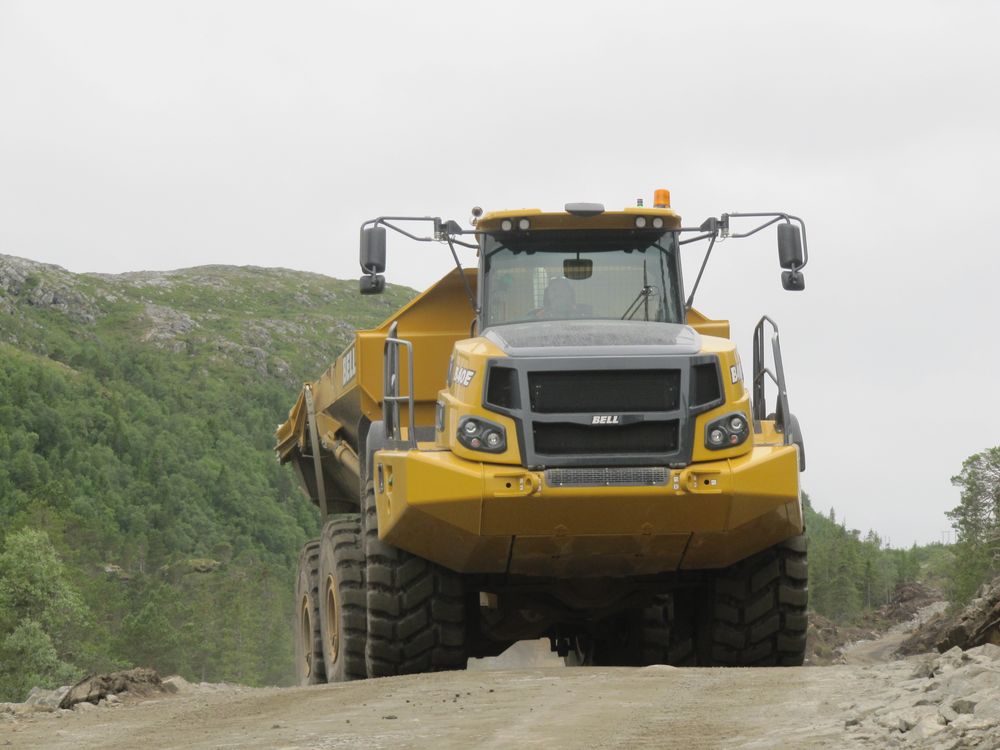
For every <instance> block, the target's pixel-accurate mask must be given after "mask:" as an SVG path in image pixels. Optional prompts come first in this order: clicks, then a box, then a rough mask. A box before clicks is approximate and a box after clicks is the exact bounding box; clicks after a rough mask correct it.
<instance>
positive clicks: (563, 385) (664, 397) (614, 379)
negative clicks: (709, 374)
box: [528, 370, 681, 414]
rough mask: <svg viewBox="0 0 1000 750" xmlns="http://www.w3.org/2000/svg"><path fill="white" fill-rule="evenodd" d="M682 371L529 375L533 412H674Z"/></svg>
mask: <svg viewBox="0 0 1000 750" xmlns="http://www.w3.org/2000/svg"><path fill="white" fill-rule="evenodd" d="M680 385H681V373H680V370H610V371H608V370H605V371H577V372H562V371H550V372H531V373H528V389H529V391H530V396H531V410H532V411H533V412H536V413H539V414H553V413H563V414H568V413H577V414H580V413H588V412H589V413H600V412H625V411H640V412H648V411H674V410H675V409H677V408H678V407H679V406H680Z"/></svg>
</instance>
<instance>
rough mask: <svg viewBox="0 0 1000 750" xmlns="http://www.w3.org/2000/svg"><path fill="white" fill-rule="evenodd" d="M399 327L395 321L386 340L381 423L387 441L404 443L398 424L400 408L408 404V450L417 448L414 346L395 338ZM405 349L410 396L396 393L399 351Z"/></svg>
mask: <svg viewBox="0 0 1000 750" xmlns="http://www.w3.org/2000/svg"><path fill="white" fill-rule="evenodd" d="M398 329H399V323H398V322H396V321H394V322H393V323H392V325H391V326H389V335H388V336H386V338H385V349H384V366H383V370H382V420H383V422H384V423H385V434H386V437H387V438H388V439H389V440H391V441H394V442H395V443H397V444H400V443H402V442H403V428H402V425H401V424H400V423H399V404H400V402H402V401H406V403H407V415H408V417H409V422H408V426H407V430H406V432H407V442H408V443H409V445H410V448H412V449H416V447H417V431H416V419H415V407H414V403H413V383H414V380H413V343H412V342H410V341H407V340H405V339H401V338H398V336H397V334H398ZM401 346H403V347H406V353H407V357H406V363H407V372H408V374H409V376H410V379H409V392H408V393H407V394H406V395H400V393H399V348H400V347H401Z"/></svg>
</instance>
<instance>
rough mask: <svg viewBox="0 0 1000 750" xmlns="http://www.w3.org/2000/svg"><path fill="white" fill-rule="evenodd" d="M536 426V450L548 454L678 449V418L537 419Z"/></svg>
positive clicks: (534, 429)
mask: <svg viewBox="0 0 1000 750" xmlns="http://www.w3.org/2000/svg"><path fill="white" fill-rule="evenodd" d="M532 430H533V432H534V436H535V452H536V453H539V454H542V455H548V456H564V455H570V454H574V453H576V454H581V453H582V454H592V455H602V454H611V453H673V452H674V451H676V450H677V433H678V423H677V420H670V421H667V422H655V421H651V422H638V423H636V424H630V425H620V426H612V425H594V426H591V425H583V424H570V423H566V422H535V423H533V425H532Z"/></svg>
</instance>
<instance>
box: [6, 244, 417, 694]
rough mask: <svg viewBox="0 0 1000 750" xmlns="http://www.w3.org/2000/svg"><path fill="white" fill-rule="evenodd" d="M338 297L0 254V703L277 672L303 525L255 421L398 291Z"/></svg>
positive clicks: (254, 281)
mask: <svg viewBox="0 0 1000 750" xmlns="http://www.w3.org/2000/svg"><path fill="white" fill-rule="evenodd" d="M356 283H357V282H356V281H338V280H336V279H331V278H327V277H325V276H321V275H317V274H309V273H302V272H297V271H289V270H283V269H264V268H250V267H243V268H232V267H223V266H205V267H200V268H192V269H184V270H179V271H168V272H140V273H128V274H122V275H117V276H109V275H101V274H73V273H69V272H68V271H66V270H64V269H62V268H58V267H56V266H50V265H43V264H39V263H34V262H32V261H29V260H24V259H21V258H14V257H10V256H5V255H0V701H2V700H4V699H5V698H10V699H20V698H23V693H24V691H25V690H26V689H28V688H30V687H32V686H34V685H45V684H54V683H57V682H60V681H61V682H66V681H68V680H70V679H72V678H73V677H74V675H77V676H78V675H79V673H81V672H83V671H87V670H107V669H111V668H114V667H117V666H132V665H137V664H141V665H147V666H152V667H157V668H159V669H160V670H161V671H167V672H179V673H181V674H185V675H189V676H191V677H193V678H196V679H198V680H199V681H200V680H206V679H209V680H234V681H240V682H247V683H251V684H260V683H276V682H277V683H280V682H286V681H288V679H290V665H291V653H290V650H291V645H290V644H291V638H290V626H289V622H288V621H289V619H290V618H289V613H290V609H291V591H292V584H293V572H292V566H293V562H294V559H295V557H296V555H297V552H298V548H299V546H300V544H301V543H302V542H303V541H304V540H305V539H306V538H307V537H308V536H309V535H312V534H314V533H315V530H316V525H317V519H316V517H315V514H314V512H313V510H312V508H311V506H310V505H309V504H308V503H306V502H305V501H304V500H303V499H302V497H301V496H300V494H299V493H298V491H297V490H296V488H295V486H294V485H293V483H292V481H291V477H290V474H289V472H287V471H286V470H285V469H283V468H282V467H279V466H278V465H277V463H276V462H275V460H274V454H273V452H272V451H271V446H272V444H273V430H274V426H275V425H276V424H277V423H278V422H280V421H281V420H282V419H283V418H284V416H285V414H286V413H287V410H288V408H289V407H290V406H291V404H292V403H293V401H294V398H295V396H296V394H297V391H298V389H299V387H300V385H301V383H302V382H303V381H304V380H306V379H311V378H315V377H316V376H317V375H318V374H319V373H320V372H321V371H322V369H323V368H325V367H326V366H327V365H328V364H329V362H330V361H331V359H332V358H333V357H335V356H336V355H337V354H338V353H339V352H340V351H341V349H342V348H343V347H344V346H345V345H346V344H347V343H348V341H349V340H350V337H351V335H352V332H353V331H354V330H355V329H356V328H358V327H367V326H371V325H374V324H377V323H378V322H380V321H381V320H383V319H384V318H385V317H387V315H388V314H389V313H390V312H391V311H393V310H394V309H396V308H397V307H399V306H400V305H401V304H402V303H404V302H405V301H406V300H407V299H409V298H410V297H411V295H412V294H413V292H412V291H411V290H408V289H405V288H398V287H396V288H389V289H388V290H387V292H386V294H385V295H382V296H379V297H361V296H360V295H359V294H358V293H357V291H356Z"/></svg>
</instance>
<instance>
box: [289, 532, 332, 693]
mask: <svg viewBox="0 0 1000 750" xmlns="http://www.w3.org/2000/svg"><path fill="white" fill-rule="evenodd" d="M298 568H299V570H298V576H297V578H296V581H295V603H296V617H295V674H296V677H297V678H298V683H299V684H300V685H316V684H318V683H321V682H325V681H326V678H325V671H324V668H323V645H322V641H321V640H320V632H319V540H318V539H315V540H313V541H311V542H308V543H307V544H306V545H305V546H304V547H303V548H302V551H301V552H300V553H299V566H298Z"/></svg>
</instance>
